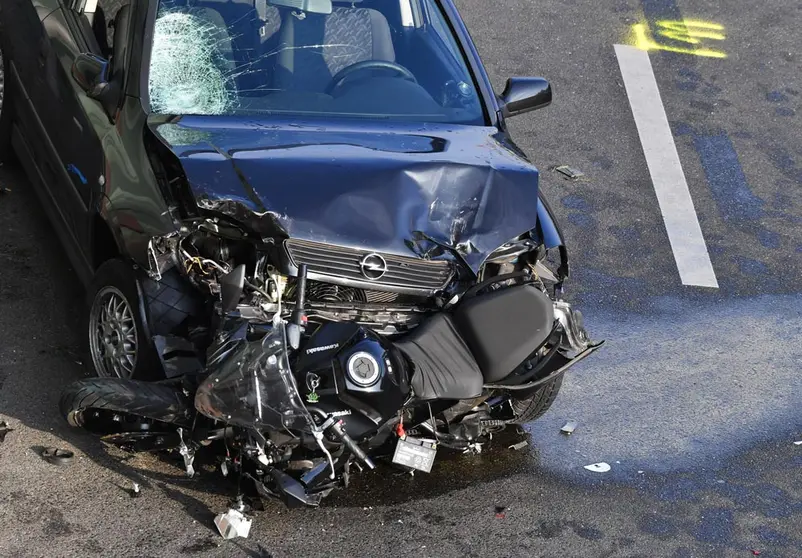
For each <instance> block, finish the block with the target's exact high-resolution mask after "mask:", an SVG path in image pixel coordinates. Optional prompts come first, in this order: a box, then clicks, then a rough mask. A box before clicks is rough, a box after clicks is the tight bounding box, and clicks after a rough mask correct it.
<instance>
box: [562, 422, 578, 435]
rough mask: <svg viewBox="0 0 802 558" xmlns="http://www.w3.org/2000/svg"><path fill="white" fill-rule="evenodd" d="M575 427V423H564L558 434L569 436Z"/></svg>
mask: <svg viewBox="0 0 802 558" xmlns="http://www.w3.org/2000/svg"><path fill="white" fill-rule="evenodd" d="M576 427H577V424H576V421H574V420H569V421H568V422H566V423H565V425H563V427H562V428H560V432H562V433H563V434H565V435H566V436H570V435H571V434H573V433H574V430H576Z"/></svg>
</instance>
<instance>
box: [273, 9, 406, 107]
mask: <svg viewBox="0 0 802 558" xmlns="http://www.w3.org/2000/svg"><path fill="white" fill-rule="evenodd" d="M303 16H304V17H303V18H300V17H297V16H296V15H294V14H288V15H286V16H285V18H284V22H283V25H282V26H281V32H280V38H279V54H278V62H277V65H276V74H275V86H276V88H278V89H283V90H303V91H313V92H319V93H322V92H323V91H324V90H325V89H326V86H327V85H328V84H329V82H330V81H331V78H332V77H334V75H335V74H337V72H339V71H340V70H342V69H343V68H346V67H348V66H351V65H353V64H356V63H357V62H363V61H365V60H385V61H388V62H395V50H394V48H393V41H392V37H391V35H390V25H389V24H388V23H387V19H386V18H385V17H384V15H383V14H381V13H380V12H378V11H376V10H373V9H369V8H342V7H337V8H334V9H333V10H332V12H331V14H329V15H321V14H311V13H306V14H303Z"/></svg>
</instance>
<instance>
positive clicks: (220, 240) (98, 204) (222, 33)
mask: <svg viewBox="0 0 802 558" xmlns="http://www.w3.org/2000/svg"><path fill="white" fill-rule="evenodd" d="M0 48H2V76H3V84H4V87H3V88H2V105H1V107H2V108H0V157H3V158H9V157H12V156H14V155H15V156H16V157H17V158H18V159H19V160H20V161H21V163H22V165H23V167H24V168H25V170H26V171H27V174H28V175H29V177H30V179H31V182H32V183H33V185H34V187H35V189H36V191H37V193H38V194H39V196H40V197H41V199H42V204H43V206H44V208H45V210H46V211H47V213H48V215H49V217H50V219H51V221H52V222H53V225H54V227H55V228H56V230H57V231H58V232H59V237H60V239H61V240H62V242H63V243H64V247H65V250H66V252H67V254H68V255H69V257H70V260H71V262H72V264H73V266H74V268H75V270H76V271H77V272H78V274H79V276H80V277H81V278H82V280H83V281H84V283H85V284H86V286H87V293H88V295H87V303H86V320H85V326H84V327H85V331H86V350H87V352H88V355H89V358H88V362H90V363H91V367H92V370H93V372H94V373H95V374H96V375H97V376H99V377H100V378H93V379H88V380H83V381H81V382H78V383H76V384H74V385H72V386H70V387H69V388H67V390H66V391H65V392H64V397H63V398H62V402H61V409H62V412H63V413H64V415H65V417H66V418H67V420H68V421H69V422H70V423H71V424H73V425H76V426H83V427H86V428H90V429H91V430H93V431H96V432H100V433H101V434H103V435H104V436H105V439H106V440H107V441H111V442H114V443H117V444H119V445H124V446H126V447H131V448H133V449H138V450H153V449H159V450H163V449H175V450H177V451H179V452H180V453H181V455H182V456H183V457H184V463H185V466H186V467H187V472H188V473H190V474H191V473H192V461H193V459H194V453H195V451H196V450H198V449H200V448H203V447H205V446H208V445H210V444H211V443H212V442H214V441H220V440H223V441H225V443H226V444H227V445H226V447H227V448H229V449H231V448H236V449H237V451H239V452H240V454H241V456H242V459H239V460H234V464H235V465H236V466H235V467H234V465H232V463H229V464H228V465H227V468H226V470H227V471H228V470H232V469H231V468H232V467H234V468H236V469H237V470H238V472H239V473H240V474H243V475H248V476H250V477H251V478H253V479H254V480H255V481H256V482H257V484H258V485H259V486H260V492H262V493H264V494H267V495H273V496H279V497H281V498H282V499H284V500H285V501H286V502H288V503H293V502H294V503H302V504H305V505H316V504H317V503H319V501H320V498H322V496H324V495H325V494H327V493H328V491H330V490H331V489H333V488H334V487H336V486H342V485H344V484H347V482H348V474H349V470H350V466H351V465H352V464H354V463H357V464H359V465H360V466H368V467H369V468H372V467H373V465H374V463H373V459H375V458H376V457H380V456H383V455H388V456H389V455H392V462H393V463H395V464H396V465H398V466H399V467H406V468H409V469H419V470H428V469H429V468H431V463H432V461H433V460H434V451H436V447H435V446H437V445H442V446H446V447H452V448H454V449H459V450H472V451H479V450H480V449H481V445H482V444H483V443H485V442H486V441H487V440H488V439H489V437H490V436H491V435H492V433H493V432H495V431H497V430H499V429H501V428H504V427H505V426H506V425H508V424H520V423H524V422H527V421H531V420H534V419H535V418H537V417H539V416H540V415H542V414H543V413H544V412H546V410H547V409H548V408H549V406H550V405H551V404H552V402H553V401H554V399H555V397H556V396H557V393H558V390H559V388H560V385H561V382H562V377H563V374H564V373H565V372H566V371H567V370H568V369H569V368H570V367H571V366H573V365H574V364H575V363H576V362H579V361H580V360H582V359H584V358H585V357H586V356H588V355H590V354H591V353H592V352H593V351H594V350H596V348H597V347H598V345H599V344H596V343H593V342H591V340H590V339H589V337H588V335H587V333H586V331H585V329H584V326H583V324H582V316H581V314H580V313H579V312H578V311H575V310H574V309H573V308H572V307H571V305H570V304H569V303H567V302H565V301H564V300H563V296H562V293H563V285H564V282H565V280H566V279H567V278H568V273H569V267H568V253H567V250H566V248H565V243H564V241H563V238H562V235H561V233H560V230H559V228H558V227H557V225H556V223H555V220H554V217H553V215H552V213H551V211H550V210H549V206H548V204H547V203H546V201H545V200H544V199H543V197H542V195H541V193H540V192H539V189H538V171H537V169H536V168H535V167H534V166H533V165H532V164H531V163H530V162H529V161H528V160H527V159H526V157H525V156H524V154H523V153H522V152H521V151H520V149H518V148H517V147H516V145H515V144H514V143H513V142H512V140H511V139H510V137H509V136H508V133H507V128H506V125H505V120H506V119H507V118H510V117H512V116H515V115H519V114H522V113H525V112H528V111H532V110H535V109H538V108H541V107H545V106H547V105H548V104H549V103H550V102H551V96H552V93H551V88H550V86H549V84H548V82H547V81H545V80H544V79H541V78H523V77H514V78H510V79H509V80H508V82H507V85H506V88H505V90H504V91H503V92H502V93H501V94H500V95H497V94H495V93H494V92H493V90H492V87H491V85H490V81H489V79H488V77H487V75H486V72H485V70H484V69H483V67H482V64H481V61H480V59H479V56H478V54H477V52H476V49H475V47H474V45H473V43H472V42H471V40H470V38H469V35H468V32H467V30H466V29H465V26H464V24H463V22H462V20H461V19H460V17H459V15H458V13H457V10H456V8H455V6H454V5H453V3H452V2H451V0H348V1H340V0H193V1H185V0H142V1H136V2H128V1H126V0H22V1H18V2H14V3H8V4H4V6H3V7H2V10H0ZM152 380H157V382H156V383H153V382H152ZM427 440H429V441H428V442H427ZM431 440H434V441H435V442H434V444H432V443H430V442H431ZM246 463H250V469H249V468H248V466H246V465H245V464H246Z"/></svg>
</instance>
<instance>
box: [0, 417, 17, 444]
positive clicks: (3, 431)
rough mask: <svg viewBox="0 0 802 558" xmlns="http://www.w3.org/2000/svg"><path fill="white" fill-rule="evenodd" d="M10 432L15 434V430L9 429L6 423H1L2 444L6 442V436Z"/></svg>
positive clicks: (0, 441) (0, 437) (0, 442)
mask: <svg viewBox="0 0 802 558" xmlns="http://www.w3.org/2000/svg"><path fill="white" fill-rule="evenodd" d="M9 432H14V429H13V428H9V427H8V423H7V422H6V421H4V420H3V421H0V444H2V443H3V442H5V441H6V434H8V433H9Z"/></svg>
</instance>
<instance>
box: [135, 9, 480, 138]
mask: <svg viewBox="0 0 802 558" xmlns="http://www.w3.org/2000/svg"><path fill="white" fill-rule="evenodd" d="M299 5H301V6H304V7H306V9H307V10H308V11H304V10H300V9H298V8H296V7H295V6H299ZM308 6H311V8H309V7H308ZM176 13H178V14H181V15H186V16H191V17H193V18H197V19H196V20H197V21H201V22H203V27H202V28H200V29H201V30H202V33H204V34H206V35H208V36H210V37H213V39H212V40H211V43H212V44H213V45H214V47H215V49H216V51H217V56H215V57H214V58H213V59H212V60H213V62H214V64H215V65H216V66H217V69H218V70H219V71H220V73H221V74H222V75H223V76H224V79H225V81H226V84H227V87H228V89H229V92H230V94H231V97H232V99H233V100H234V102H233V103H232V104H231V106H230V107H228V109H229V110H227V111H225V112H231V113H237V114H239V113H248V112H264V111H270V112H274V111H277V112H282V111H286V112H292V113H298V112H301V113H326V114H329V115H338V114H344V115H362V116H384V117H393V116H400V117H425V118H431V119H433V120H437V121H450V122H471V123H474V122H478V121H483V120H484V117H483V113H482V109H481V104H480V102H479V98H478V94H477V93H476V88H475V86H474V82H473V79H472V77H471V74H470V72H469V71H468V69H467V65H466V63H465V61H464V59H463V55H462V53H461V51H460V49H459V47H458V45H457V42H456V40H455V39H454V37H453V35H452V31H451V30H450V28H449V27H448V24H447V23H446V20H445V17H444V16H443V15H442V14H441V13H440V8H439V7H438V6H437V4H436V2H435V0H348V1H341V0H304V1H299V0H162V1H161V3H160V11H159V15H158V16H157V28H156V36H157V39H156V40H154V46H153V51H152V53H151V60H154V59H156V58H157V57H158V56H159V55H160V48H162V42H160V41H159V40H158V35H159V18H162V17H165V16H168V14H176ZM185 73H187V74H191V75H198V74H199V73H201V72H197V71H193V72H185ZM154 81H155V80H151V87H153V84H154ZM171 81H172V82H175V80H171ZM182 82H183V80H182ZM203 86H204V84H202V83H199V84H197V85H196V88H197V89H199V90H202V89H203ZM151 97H152V98H155V97H158V98H160V99H164V98H170V97H169V95H161V96H158V95H157V96H154V95H151ZM152 108H153V110H154V112H183V113H193V112H196V111H193V110H191V109H192V107H183V109H184V110H183V111H176V108H182V107H169V106H165V107H160V106H154V107H152ZM197 112H203V111H202V110H199V111H197Z"/></svg>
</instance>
